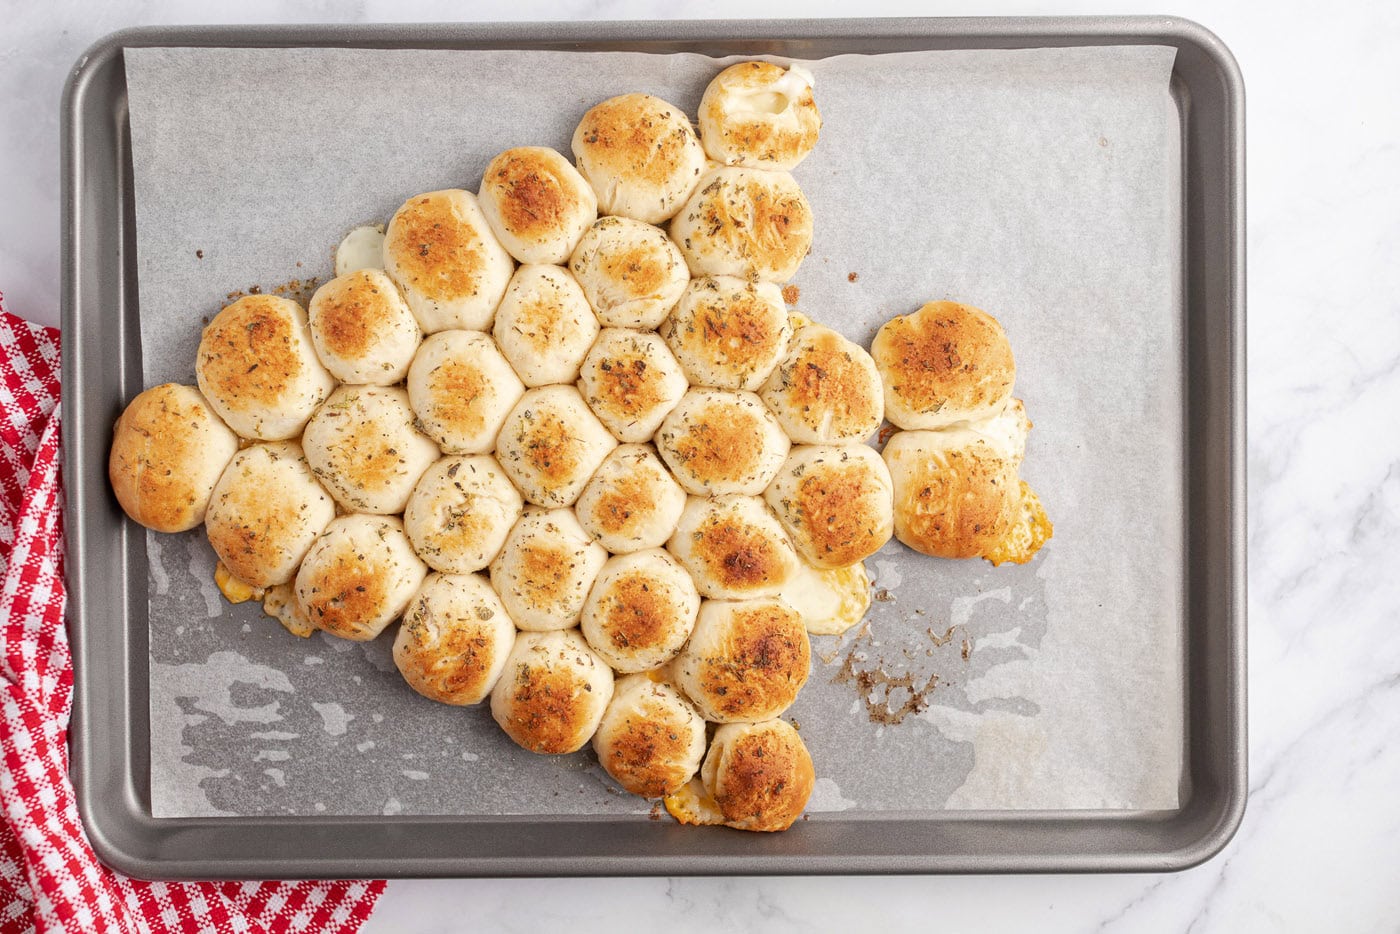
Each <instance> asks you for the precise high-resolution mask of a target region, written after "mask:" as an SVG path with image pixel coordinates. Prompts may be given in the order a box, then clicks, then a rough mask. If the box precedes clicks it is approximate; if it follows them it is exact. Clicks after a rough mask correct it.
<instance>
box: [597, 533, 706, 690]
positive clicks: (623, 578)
mask: <svg viewBox="0 0 1400 934" xmlns="http://www.w3.org/2000/svg"><path fill="white" fill-rule="evenodd" d="M699 611H700V594H699V592H698V591H696V589H695V582H694V581H692V580H691V579H690V575H689V574H688V573H687V572H686V570H685V568H683V567H681V566H680V565H679V564H677V563H676V559H675V558H672V557H671V556H670V555H669V554H667V553H666V552H664V551H662V550H661V549H660V548H649V549H647V550H646V551H636V552H633V553H632V554H628V555H618V556H616V557H614V558H609V559H608V563H607V564H605V565H603V569H602V571H600V572H599V574H598V579H597V580H596V581H594V583H593V589H592V590H590V591H589V594H588V599H587V601H585V602H584V604H583V617H582V621H581V625H580V628H581V630H582V632H583V637H584V638H585V639H587V640H588V644H589V645H591V646H593V651H595V652H597V653H598V654H599V655H601V656H602V657H603V661H605V662H607V663H608V664H609V665H611V666H612V668H613V670H614V671H618V672H624V673H626V672H634V671H646V670H647V669H649V668H656V667H657V666H659V665H664V664H665V663H666V662H669V661H670V660H671V659H672V658H675V656H676V653H677V652H679V651H680V650H681V646H683V645H685V640H686V639H689V638H690V631H691V630H692V629H693V628H694V627H695V614H696V613H698V612H699Z"/></svg>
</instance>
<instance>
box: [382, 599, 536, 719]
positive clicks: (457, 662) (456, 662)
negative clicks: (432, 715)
mask: <svg viewBox="0 0 1400 934" xmlns="http://www.w3.org/2000/svg"><path fill="white" fill-rule="evenodd" d="M514 645H515V625H514V624H513V623H512V622H511V621H510V617H509V616H507V615H506V609H505V607H504V606H502V605H501V600H500V598H499V597H497V596H496V592H495V591H494V590H492V589H491V585H490V584H488V583H487V582H486V579H485V578H483V577H482V576H481V575H479V574H429V575H428V578H427V580H425V581H423V586H422V587H420V588H418V592H417V593H416V594H414V596H413V599H412V600H411V601H410V602H409V604H408V609H407V610H405V611H404V614H403V623H402V624H401V625H400V626H399V632H398V635H397V636H395V637H394V665H395V666H396V667H397V668H398V669H399V673H400V674H401V675H403V679H404V680H405V681H407V682H408V686H409V687H411V688H413V690H415V691H417V692H418V693H419V694H422V695H423V696H424V697H426V698H428V699H429V700H435V701H438V702H439V703H443V704H453V705H455V706H458V707H465V706H469V705H471V704H478V703H480V702H481V701H483V700H485V699H486V697H487V695H488V694H490V693H491V688H493V687H495V685H496V679H497V678H499V677H500V676H501V672H502V671H503V670H504V669H505V667H506V657H507V656H508V655H509V654H510V650H511V647H512V646H514Z"/></svg>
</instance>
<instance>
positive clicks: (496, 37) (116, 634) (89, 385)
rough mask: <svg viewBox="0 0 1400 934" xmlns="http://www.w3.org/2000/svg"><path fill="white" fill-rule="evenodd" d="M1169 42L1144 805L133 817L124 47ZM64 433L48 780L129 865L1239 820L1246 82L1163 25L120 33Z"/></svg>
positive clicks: (460, 866) (362, 863)
mask: <svg viewBox="0 0 1400 934" xmlns="http://www.w3.org/2000/svg"><path fill="white" fill-rule="evenodd" d="M1141 44H1154V45H1168V46H1172V47H1175V48H1176V49H1177V58H1176V66H1175V72H1174V74H1173V81H1172V87H1173V92H1174V94H1175V95H1176V98H1177V100H1178V103H1179V106H1180V109H1181V117H1182V134H1183V136H1182V141H1183V172H1184V186H1183V187H1184V200H1185V203H1184V205H1183V207H1184V209H1185V210H1184V212H1183V214H1184V224H1185V229H1184V231H1183V245H1184V256H1185V261H1186V262H1185V277H1186V281H1185V283H1184V287H1185V288H1184V294H1185V314H1186V319H1187V320H1186V327H1185V333H1186V336H1185V341H1186V347H1185V360H1186V366H1185V369H1186V373H1185V379H1186V382H1187V386H1186V406H1187V412H1186V425H1187V428H1186V430H1187V438H1186V452H1187V453H1186V463H1185V464H1184V465H1183V466H1184V469H1185V471H1186V474H1187V477H1186V480H1187V482H1186V502H1185V504H1184V508H1185V509H1186V510H1187V522H1186V528H1187V534H1186V540H1185V542H1184V547H1185V548H1186V550H1187V560H1186V581H1185V586H1186V593H1187V600H1186V605H1187V620H1186V624H1187V628H1186V632H1187V637H1186V641H1187V647H1186V653H1187V654H1186V673H1185V677H1186V685H1185V688H1186V690H1185V696H1186V704H1187V710H1186V718H1187V719H1186V722H1187V737H1186V747H1187V748H1186V750H1185V755H1186V768H1185V774H1184V775H1183V787H1182V801H1183V804H1182V806H1181V808H1179V809H1178V810H1174V811H1164V812H1120V811H1115V812H1014V813H1007V812H997V813H991V812H943V813H933V814H931V813H928V812H919V813H911V814H905V815H897V814H882V815H879V816H871V815H866V816H864V817H860V818H851V817H842V816H841V815H840V814H839V813H837V814H830V815H827V814H820V815H813V817H812V819H811V820H810V821H806V822H804V823H802V824H801V825H800V826H799V828H797V829H796V830H795V832H789V833H787V834H767V835H750V834H741V833H736V832H733V831H729V830H726V829H724V828H688V827H681V826H679V825H676V824H674V823H672V822H670V821H659V822H651V821H637V820H635V819H625V820H622V819H617V818H611V817H608V818H602V817H600V818H577V817H568V818H545V819H540V818H507V817H502V818H490V817H326V818H304V817H303V818H284V819H264V818H181V819H155V818H153V817H152V816H151V806H150V794H149V723H148V709H147V690H148V680H147V675H148V664H149V661H148V655H147V629H146V626H145V625H144V623H145V617H144V613H145V608H146V605H147V603H146V574H145V571H144V569H145V562H146V555H145V537H144V535H142V534H140V531H141V530H139V529H138V528H137V527H136V526H135V525H134V524H133V523H130V522H126V521H124V519H123V517H122V514H121V511H120V509H119V507H118V506H117V504H116V501H115V498H114V497H113V496H112V494H111V492H110V490H109V488H108V485H107V481H106V469H105V466H106V460H107V446H108V439H109V436H110V430H111V429H110V426H111V425H112V423H113V421H114V419H115V417H116V415H117V414H118V413H119V408H120V400H122V399H125V398H129V397H130V396H132V395H134V394H135V393H136V392H138V391H139V390H140V389H141V388H142V386H141V365H140V347H139V343H138V341H137V340H136V339H135V338H134V337H133V335H135V334H138V333H139V328H138V327H136V326H135V322H136V320H137V315H138V314H139V309H138V307H137V306H138V303H137V297H136V295H137V293H136V281H135V272H134V270H135V214H134V207H133V204H132V181H131V160H130V152H129V147H130V140H129V127H128V124H127V112H126V85H125V72H124V65H123V51H124V49H126V48H129V47H139V46H264V47H277V46H305V45H315V46H356V47H367V48H376V47H382V48H401V47H414V48H514V47H531V48H559V49H580V50H584V49H587V50H593V49H600V50H618V49H628V50H634V51H637V50H639V51H647V52H657V53H664V52H671V51H699V52H704V53H709V54H715V55H724V54H760V53H769V54H777V55H792V56H794V57H822V56H825V55H830V54H837V53H839V52H893V51H909V50H920V49H956V48H969V47H976V48H1008V49H1010V48H1030V47H1048V46H1073V45H1141ZM61 131H62V187H63V218H62V253H63V256H62V262H63V287H62V288H63V290H62V307H63V316H62V321H63V335H64V341H63V377H62V378H63V387H64V395H65V397H66V404H65V405H64V413H63V414H64V424H63V446H64V464H63V473H64V483H65V487H66V491H67V504H66V507H65V516H64V520H65V525H66V530H67V547H68V551H67V555H68V558H67V570H66V574H67V582H68V619H69V632H70V636H71V640H72V650H73V658H74V668H75V671H74V709H73V719H72V725H71V737H72V750H71V751H72V759H71V764H70V773H71V776H72V779H73V783H74V785H75V788H76V791H77V800H78V809H79V812H80V814H81V817H82V820H83V824H84V826H85V828H86V830H87V833H88V837H89V840H90V841H91V843H92V845H93V848H94V849H95V850H96V851H97V853H98V855H99V856H100V857H101V858H102V859H103V860H104V861H105V862H107V863H108V864H109V865H111V866H113V867H114V868H117V869H119V870H121V871H123V872H126V873H128V874H130V875H133V876H137V877H143V878H312V877H347V878H348V877H372V876H526V875H682V874H696V875H700V874H718V873H754V874H758V873H763V874H793V873H911V872H1067V871H1071V872H1072V871H1168V870H1179V869H1185V868H1188V867H1190V866H1194V865H1196V864H1198V863H1200V862H1203V861H1204V860H1206V859H1209V858H1210V857H1211V856H1213V855H1214V854H1216V853H1217V852H1219V851H1220V850H1221V849H1222V848H1223V847H1224V846H1225V844H1226V843H1228V842H1229V840H1230V838H1231V837H1232V836H1233V835H1234V832H1235V830H1236V829H1237V828H1238V826H1239V823H1240V820H1241V818H1242V816H1243V813H1244V806H1245V798H1246V794H1247V783H1246V780H1247V779H1246V755H1247V744H1246V734H1245V730H1246V723H1245V612H1246V611H1245V607H1246V603H1245V586H1246V577H1245V473H1244V444H1245V359H1244V355H1245V333H1244V329H1245V294H1244V262H1245V257H1244V249H1245V238H1244V223H1245V213H1244V86H1243V79H1242V78H1241V76H1240V72H1239V68H1238V66H1237V65H1236V63H1235V61H1234V58H1233V57H1232V56H1231V54H1230V52H1229V50H1228V49H1227V48H1226V47H1225V46H1224V44H1223V43H1221V41H1220V40H1219V39H1218V38H1216V37H1215V36H1214V35H1213V34H1211V33H1210V32H1209V31H1208V30H1206V29H1205V28H1203V27H1201V26H1200V25H1198V24H1196V23H1193V22H1190V21H1188V20H1184V19H1180V18H1177V17H1083V18H1058V17H1057V18H1010V19H987V18H979V19H971V18H969V19H960V18H949V19H934V18H927V19H883V20H824V21H790V22H780V21H742V22H738V21H731V22H724V21H716V22H627V23H569V24H538V23H534V24H532V23H518V24H489V25H470V24H458V25H445V26H295V27H283V26H253V27H243V26H239V27H201V28H185V27H176V28H139V29H131V30H125V31H122V32H117V33H114V34H112V35H110V36H108V37H107V38H105V39H103V40H101V41H99V42H98V43H97V44H96V45H94V46H93V47H92V48H91V49H89V50H88V51H87V52H86V53H85V54H84V55H83V56H82V57H80V58H79V60H78V61H77V63H76V64H75V66H74V69H73V72H72V74H71V75H70V77H69V79H68V82H67V84H66V86H65V88H64V94H63V102H62V120H61Z"/></svg>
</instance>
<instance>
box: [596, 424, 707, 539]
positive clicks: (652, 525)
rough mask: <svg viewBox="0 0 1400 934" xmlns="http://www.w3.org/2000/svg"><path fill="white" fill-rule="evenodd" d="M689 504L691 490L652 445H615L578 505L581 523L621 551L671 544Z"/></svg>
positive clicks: (597, 537)
mask: <svg viewBox="0 0 1400 934" xmlns="http://www.w3.org/2000/svg"><path fill="white" fill-rule="evenodd" d="M684 508H685V490H683V489H681V487H680V484H679V483H677V482H676V479H675V477H672V476H671V472H670V471H669V470H667V469H666V466H665V465H664V464H662V463H661V458H659V457H657V456H656V451H655V450H654V449H653V448H652V447H651V445H649V444H622V445H619V446H618V447H616V448H614V449H613V452H612V453H611V454H609V455H608V456H607V458H606V459H605V460H604V461H603V464H602V466H600V467H599V468H598V469H597V470H596V471H595V472H594V474H593V479H591V480H589V481H588V485H587V486H586V487H584V488H583V493H581V494H580V495H579V498H578V502H577V503H575V504H574V511H575V512H577V513H578V521H579V525H581V526H583V529H584V531H586V532H587V533H588V534H589V535H591V536H593V538H594V539H595V540H596V541H597V542H598V544H600V545H602V546H603V547H604V548H606V549H607V550H608V551H610V552H612V553H613V554H615V555H616V554H626V553H629V552H634V551H641V550H642V549H644V548H659V547H661V546H662V545H664V544H666V540H667V539H668V538H670V537H671V533H672V532H674V531H675V530H676V522H677V521H678V520H679V519H680V517H681V510H682V509H684Z"/></svg>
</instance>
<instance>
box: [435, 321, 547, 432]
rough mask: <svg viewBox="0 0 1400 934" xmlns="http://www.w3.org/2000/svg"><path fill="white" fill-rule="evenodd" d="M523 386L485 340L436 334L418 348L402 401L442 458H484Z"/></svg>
mask: <svg viewBox="0 0 1400 934" xmlns="http://www.w3.org/2000/svg"><path fill="white" fill-rule="evenodd" d="M524 393H525V385H524V384H523V383H521V381H520V377H518V376H516V375H515V370H513V369H511V366H510V364H509V363H508V362H507V361H506V358H505V357H503V356H501V352H500V351H499V350H498V349H496V344H495V342H494V341H492V340H491V338H490V337H489V336H488V335H486V334H481V333H479V332H477V331H441V332H439V333H437V334H434V335H432V336H431V337H429V338H428V339H427V340H425V341H424V342H423V346H421V347H419V348H418V355H417V356H416V357H414V358H413V365H412V366H411V367H409V370H408V401H409V404H410V405H412V406H413V413H414V414H415V415H416V416H417V417H418V425H419V427H420V428H421V429H422V430H423V431H424V432H425V433H426V434H427V435H428V437H430V438H432V439H433V440H434V441H436V442H437V443H438V445H439V446H440V447H441V448H442V450H443V452H444V453H447V454H488V453H490V451H491V449H492V448H494V447H495V446H496V436H497V434H499V433H500V430H501V425H502V423H504V422H505V420H506V415H507V414H508V413H509V412H510V410H511V409H512V408H513V407H514V406H515V403H517V402H519V401H520V397H521V396H522V395H524Z"/></svg>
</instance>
